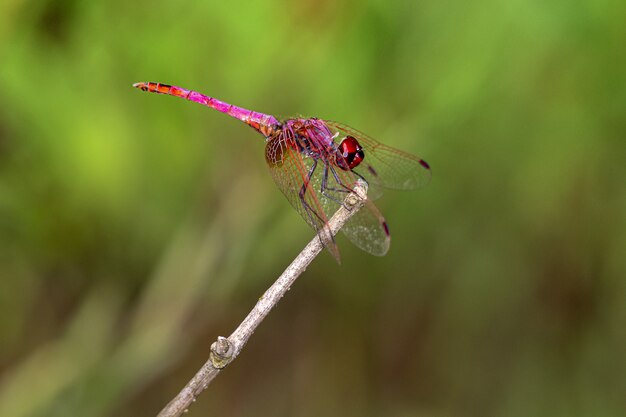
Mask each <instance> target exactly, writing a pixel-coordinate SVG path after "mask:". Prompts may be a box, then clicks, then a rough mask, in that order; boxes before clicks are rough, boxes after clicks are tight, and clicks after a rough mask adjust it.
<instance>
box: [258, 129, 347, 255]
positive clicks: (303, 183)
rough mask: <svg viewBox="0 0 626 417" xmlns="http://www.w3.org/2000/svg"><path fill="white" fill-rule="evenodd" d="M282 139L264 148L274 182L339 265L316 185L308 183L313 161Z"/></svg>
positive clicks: (281, 137)
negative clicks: (307, 159) (314, 186)
mask: <svg viewBox="0 0 626 417" xmlns="http://www.w3.org/2000/svg"><path fill="white" fill-rule="evenodd" d="M290 140H292V139H291V138H285V137H284V136H283V135H280V136H277V137H275V138H274V139H272V140H270V141H269V142H268V143H267V145H266V147H265V159H266V161H267V164H268V166H269V168H270V173H271V175H272V178H273V179H274V182H275V183H276V185H277V186H278V188H279V189H280V191H282V193H283V194H284V195H285V197H287V200H289V202H290V203H291V205H292V206H293V208H295V209H296V211H297V212H298V213H299V214H300V216H302V218H303V219H304V220H305V221H306V222H307V224H308V225H309V226H311V227H312V228H313V230H315V232H316V233H317V234H318V236H319V237H320V240H321V241H322V243H323V244H324V246H325V247H326V249H328V251H329V252H330V253H331V254H332V255H333V256H334V257H335V259H336V260H337V262H340V257H339V250H338V249H337V245H336V244H335V240H334V237H333V236H332V233H331V231H330V228H329V227H328V216H327V214H326V210H324V208H323V206H322V203H321V202H320V200H319V198H318V196H317V193H316V191H315V189H314V188H313V185H314V184H313V183H312V182H311V181H308V182H307V177H308V176H309V172H310V171H311V169H312V162H313V161H312V160H310V158H309V161H306V162H305V161H304V159H303V157H302V154H301V153H300V152H297V151H296V150H295V149H294V148H293V147H292V146H290V144H289V141H290Z"/></svg>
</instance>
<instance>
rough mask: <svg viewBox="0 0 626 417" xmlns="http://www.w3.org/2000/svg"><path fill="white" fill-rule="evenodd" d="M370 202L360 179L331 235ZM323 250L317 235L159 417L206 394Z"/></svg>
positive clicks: (180, 410)
mask: <svg viewBox="0 0 626 417" xmlns="http://www.w3.org/2000/svg"><path fill="white" fill-rule="evenodd" d="M366 199H367V184H366V183H365V182H364V181H361V180H359V181H358V182H357V184H356V186H355V187H354V190H353V192H352V193H350V194H348V196H347V197H346V198H345V200H344V201H343V205H342V206H341V207H340V208H339V210H337V212H336V213H335V214H334V215H333V217H332V218H331V219H330V221H329V222H328V226H329V228H330V231H331V233H332V235H333V236H334V235H335V234H337V232H339V230H340V229H341V228H342V227H343V225H344V224H345V223H346V222H347V221H348V220H349V219H350V217H352V216H353V215H354V214H355V213H356V212H357V211H359V209H361V207H363V205H364V204H365V201H366ZM322 249H324V245H323V243H322V241H321V239H320V237H318V236H316V237H315V238H313V240H311V241H310V242H309V244H308V245H306V247H305V248H304V249H303V250H302V252H300V254H299V255H298V256H297V257H296V259H294V261H293V262H292V263H291V265H289V266H288V267H287V269H285V272H283V273H282V275H281V276H280V277H278V279H277V280H276V281H275V282H274V284H272V286H271V287H270V288H269V289H268V290H267V291H265V294H263V296H262V297H261V298H260V299H259V301H258V302H257V303H256V305H255V306H254V308H253V309H252V311H250V313H249V314H248V316H247V317H246V318H245V319H244V320H243V322H241V324H240V325H239V327H237V329H236V330H235V331H234V332H233V334H231V335H230V336H229V337H228V338H225V337H222V336H219V337H218V338H217V340H216V341H215V342H214V343H213V344H212V345H211V352H210V354H209V360H208V361H207V362H206V363H205V364H204V365H203V366H202V368H200V370H199V371H198V372H197V373H196V374H195V375H194V377H193V378H192V379H191V380H190V381H189V382H188V383H187V385H186V386H185V388H183V389H182V390H181V391H180V392H179V393H178V395H176V397H175V398H174V399H173V400H172V401H170V403H169V404H167V405H166V406H165V408H163V410H161V412H160V413H159V415H158V417H176V416H180V415H182V414H183V413H186V412H187V410H188V408H189V406H190V405H191V403H193V402H194V401H195V400H196V397H197V396H198V395H200V393H201V392H202V391H204V390H205V389H206V388H207V387H208V385H209V383H210V382H211V381H212V380H213V378H215V376H216V375H217V374H218V373H219V372H220V371H221V370H222V369H223V368H224V367H226V365H228V364H229V363H231V362H232V361H233V360H235V358H236V357H237V356H238V355H239V353H240V352H241V350H242V349H243V347H244V346H245V344H246V342H247V341H248V339H249V338H250V336H252V333H254V330H255V329H256V328H257V327H258V326H259V324H261V322H262V321H263V319H264V318H265V316H267V314H268V313H269V312H270V310H271V309H272V308H274V306H275V305H276V304H278V301H279V300H280V299H281V298H282V297H283V295H285V293H286V292H287V291H288V290H289V288H290V287H291V285H292V284H293V283H294V282H295V281H296V279H297V278H298V277H299V276H300V274H302V273H303V272H304V271H305V269H306V267H307V266H308V265H309V264H310V263H311V262H312V261H313V259H315V257H316V256H317V255H318V254H319V253H320V252H321V251H322Z"/></svg>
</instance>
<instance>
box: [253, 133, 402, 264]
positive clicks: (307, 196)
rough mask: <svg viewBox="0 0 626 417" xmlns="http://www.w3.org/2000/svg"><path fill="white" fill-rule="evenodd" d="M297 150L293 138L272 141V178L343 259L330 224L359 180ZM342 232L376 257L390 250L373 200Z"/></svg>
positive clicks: (269, 151) (268, 155)
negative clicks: (291, 139) (291, 144)
mask: <svg viewBox="0 0 626 417" xmlns="http://www.w3.org/2000/svg"><path fill="white" fill-rule="evenodd" d="M294 148H295V147H294V146H290V145H289V138H287V139H285V138H284V137H279V138H276V139H272V140H270V141H269V142H268V144H267V146H266V152H265V156H266V160H267V162H268V165H269V167H270V172H271V174H272V178H274V181H275V182H276V184H277V185H278V188H280V190H281V191H282V192H283V194H285V196H286V197H287V199H288V200H289V202H290V203H291V205H292V206H293V207H294V208H295V209H296V211H297V212H298V213H300V215H301V216H302V218H304V220H305V221H306V222H307V223H308V224H309V225H310V226H311V227H312V228H313V229H314V230H315V231H316V232H317V233H318V234H319V235H320V238H321V239H322V242H323V243H324V244H325V245H326V247H327V248H328V250H329V251H330V252H331V253H332V254H333V256H335V258H336V259H337V260H339V252H338V249H337V248H336V245H335V242H334V240H333V239H332V236H331V234H330V230H329V228H328V225H327V222H328V219H329V218H330V217H332V215H333V214H334V213H335V212H336V211H337V210H338V209H339V207H340V206H341V204H342V202H343V200H344V199H345V198H346V196H347V195H348V193H349V192H350V191H351V190H352V189H353V188H354V185H355V183H356V178H357V177H356V176H355V175H354V173H352V172H351V171H343V170H341V169H339V168H337V167H336V166H335V165H333V164H332V163H330V162H329V161H324V160H322V159H314V158H312V157H310V156H305V155H303V154H302V153H300V152H298V151H296V150H295V149H294ZM303 191H304V194H302V192H303ZM302 195H304V197H302ZM341 231H342V232H343V233H344V234H345V235H346V236H347V237H348V239H349V240H350V241H352V242H353V243H354V244H355V245H356V246H358V247H359V248H360V249H362V250H364V251H366V252H369V253H371V254H373V255H378V256H382V255H384V254H386V253H387V250H388V249H389V242H390V237H389V229H388V228H387V224H386V222H385V219H384V218H383V216H382V215H381V214H380V212H379V211H378V209H377V208H376V206H375V205H374V204H373V203H372V202H371V201H370V200H369V199H368V200H367V201H366V204H365V206H364V207H363V208H362V209H361V210H359V212H358V213H356V214H355V215H354V216H352V217H351V218H350V219H349V220H348V222H347V223H346V224H345V225H344V226H343V228H342V229H341Z"/></svg>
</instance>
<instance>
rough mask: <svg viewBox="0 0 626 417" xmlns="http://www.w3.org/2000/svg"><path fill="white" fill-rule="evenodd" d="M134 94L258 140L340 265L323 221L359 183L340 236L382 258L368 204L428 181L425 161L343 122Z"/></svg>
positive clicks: (383, 248) (151, 86)
mask: <svg viewBox="0 0 626 417" xmlns="http://www.w3.org/2000/svg"><path fill="white" fill-rule="evenodd" d="M133 87H137V88H139V89H141V90H143V91H149V92H152V93H158V94H168V95H171V96H176V97H182V98H184V99H187V100H190V101H195V102H196V103H200V104H202V105H205V106H208V107H210V108H212V109H215V110H218V111H220V112H222V113H226V114H228V115H230V116H232V117H234V118H236V119H239V120H241V121H242V122H244V123H246V124H247V125H249V126H251V127H252V128H254V129H255V130H256V131H258V132H259V133H261V134H262V135H263V136H264V137H265V138H266V141H267V144H266V146H265V160H266V161H267V164H268V166H269V168H270V172H271V174H272V177H273V178H274V181H275V182H276V185H278V188H280V190H281V191H282V192H283V194H284V195H285V196H286V197H287V199H288V200H289V202H290V203H291V205H292V206H293V207H294V208H295V209H296V211H297V212H298V213H300V215H301V216H302V217H303V218H304V220H305V221H306V222H307V223H308V224H309V226H311V227H312V228H313V229H314V230H315V232H316V233H317V234H318V236H319V238H320V239H321V241H322V243H323V244H324V246H325V247H326V248H327V249H328V250H329V251H330V253H331V254H332V255H333V256H334V257H335V259H337V261H338V262H339V250H338V249H337V245H336V243H335V240H334V238H333V236H332V234H331V232H330V228H329V227H328V219H329V218H330V216H332V214H333V213H334V212H335V211H336V210H337V209H338V208H339V206H340V205H341V204H342V201H343V199H344V198H345V196H346V195H347V194H348V193H350V192H352V190H353V188H354V186H355V184H356V182H357V180H359V179H360V180H363V181H366V182H367V184H368V187H369V193H368V198H367V200H366V202H365V206H364V207H363V208H362V209H361V210H360V211H359V212H357V213H356V214H355V215H354V216H352V217H351V218H350V220H349V221H348V222H347V223H346V224H345V226H344V227H343V228H342V229H341V230H342V232H343V233H344V234H345V235H346V236H347V237H348V239H350V240H351V241H352V242H353V243H354V244H355V245H356V246H358V247H359V248H361V249H363V250H365V251H367V252H369V253H371V254H374V255H384V254H386V253H387V250H388V249H389V243H390V234H389V227H388V225H387V222H386V220H385V218H384V217H383V216H382V214H381V213H380V211H379V210H378V209H377V208H376V206H375V205H374V203H373V202H372V199H373V198H376V197H378V196H379V195H380V194H381V188H392V189H400V190H410V189H415V188H418V187H420V186H423V185H425V184H427V183H428V181H429V180H430V176H431V172H430V166H429V165H428V164H427V163H426V161H424V160H423V159H421V158H419V157H417V156H414V155H411V154H409V153H406V152H403V151H400V150H398V149H394V148H392V147H390V146H386V145H383V144H382V143H379V142H377V141H376V140H374V139H372V138H371V137H369V136H367V135H365V134H364V133H361V132H359V131H358V130H355V129H353V128H351V127H348V126H346V125H343V124H341V123H337V122H333V121H330V120H322V119H318V118H315V117H311V118H292V119H287V120H282V121H279V120H277V119H276V118H275V117H274V116H271V115H268V114H263V113H258V112H255V111H252V110H247V109H244V108H241V107H238V106H235V105H232V104H228V103H225V102H223V101H220V100H218V99H215V98H213V97H208V96H206V95H204V94H200V93H198V92H196V91H192V90H187V89H184V88H181V87H176V86H172V85H167V84H161V83H153V82H141V83H136V84H133Z"/></svg>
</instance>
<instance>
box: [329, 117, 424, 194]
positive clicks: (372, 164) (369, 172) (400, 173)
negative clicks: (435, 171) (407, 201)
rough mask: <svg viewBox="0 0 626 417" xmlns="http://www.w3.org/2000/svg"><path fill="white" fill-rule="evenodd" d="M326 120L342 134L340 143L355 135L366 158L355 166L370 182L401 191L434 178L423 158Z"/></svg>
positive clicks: (334, 129) (418, 185) (331, 127)
mask: <svg viewBox="0 0 626 417" xmlns="http://www.w3.org/2000/svg"><path fill="white" fill-rule="evenodd" d="M325 123H326V124H327V125H328V127H329V128H330V129H331V131H334V133H339V135H337V138H336V139H335V140H336V141H337V142H340V141H341V140H342V139H343V138H344V137H346V136H352V137H354V138H355V139H356V140H357V141H358V142H359V143H360V145H361V146H362V147H363V150H364V154H365V158H364V159H363V161H362V162H361V163H360V164H359V165H358V166H357V167H355V168H354V169H353V171H354V172H356V173H357V174H358V175H360V176H362V177H363V178H364V179H365V180H366V181H367V182H368V183H369V184H370V185H373V186H380V187H384V188H392V189H397V190H412V189H415V188H419V187H422V186H424V185H426V184H428V182H429V181H430V177H431V171H430V166H429V165H428V163H426V161H424V160H423V159H422V158H420V157H418V156H415V155H411V154H409V153H407V152H403V151H401V150H399V149H395V148H392V147H391V146H387V145H384V144H382V143H380V142H378V141H376V140H375V139H373V138H371V137H370V136H368V135H366V134H365V133H363V132H360V131H358V130H356V129H353V128H351V127H349V126H346V125H343V124H341V123H338V122H333V121H328V120H325Z"/></svg>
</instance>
